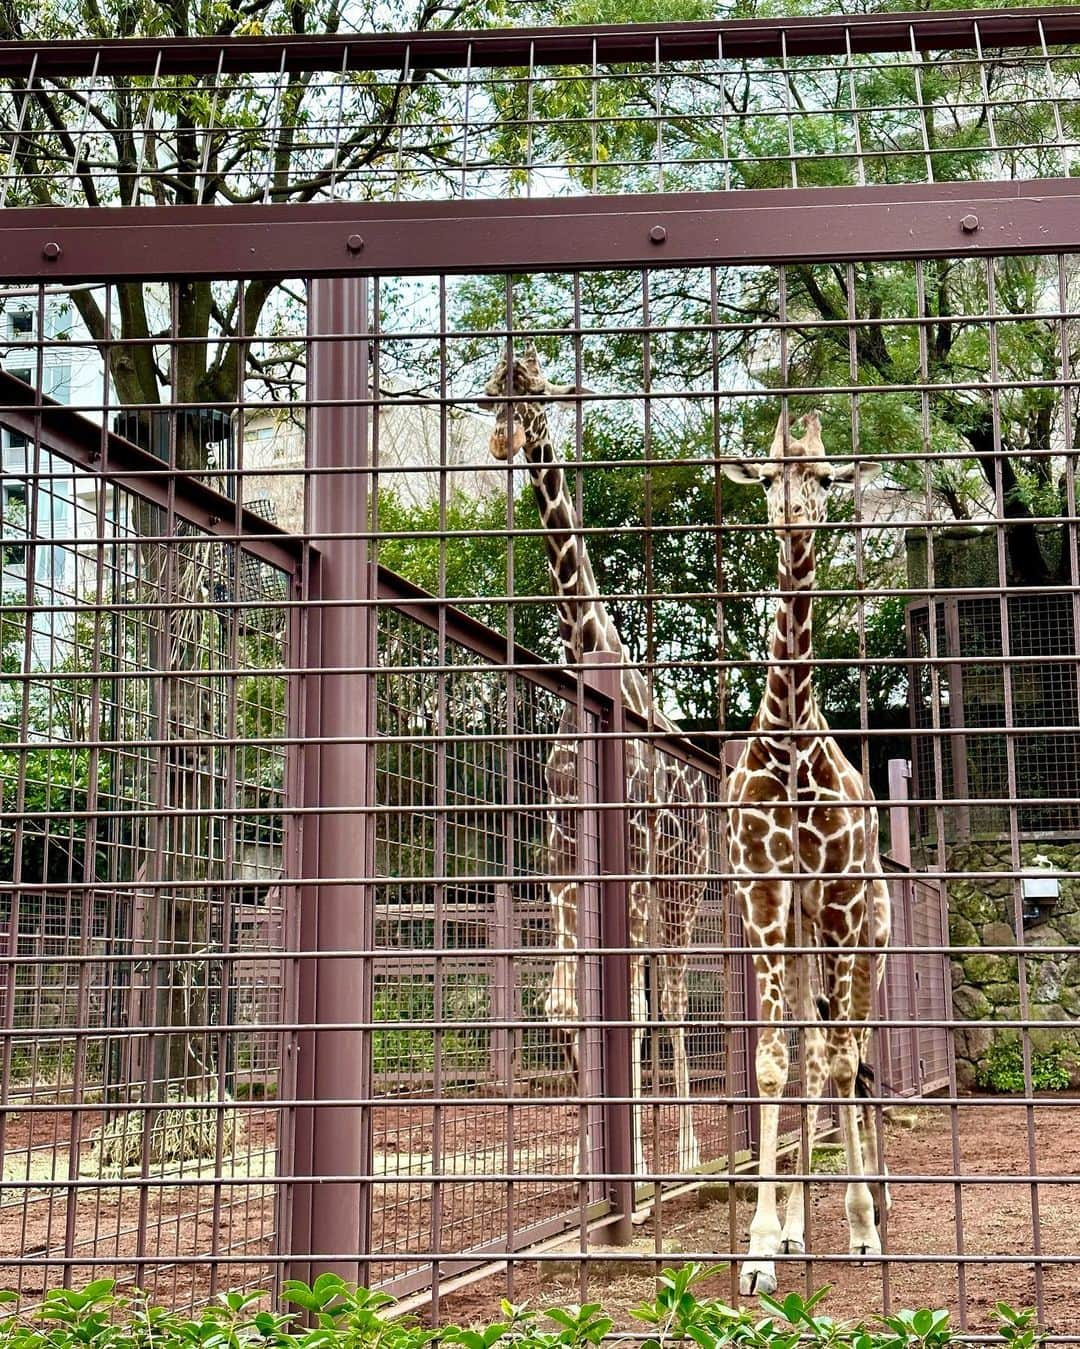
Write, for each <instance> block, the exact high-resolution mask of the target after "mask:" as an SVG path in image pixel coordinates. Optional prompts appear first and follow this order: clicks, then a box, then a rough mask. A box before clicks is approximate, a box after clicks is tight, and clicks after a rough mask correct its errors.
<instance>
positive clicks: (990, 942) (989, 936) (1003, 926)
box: [982, 923, 1017, 946]
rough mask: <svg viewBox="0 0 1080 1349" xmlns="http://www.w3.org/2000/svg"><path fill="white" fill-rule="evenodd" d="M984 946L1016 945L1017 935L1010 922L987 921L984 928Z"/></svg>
mask: <svg viewBox="0 0 1080 1349" xmlns="http://www.w3.org/2000/svg"><path fill="white" fill-rule="evenodd" d="M982 944H983V945H984V946H1015V945H1016V944H1017V943H1016V937H1015V935H1014V933H1013V930H1012V928H1011V927H1010V926H1009V924H1008V923H986V924H984V926H983V930H982Z"/></svg>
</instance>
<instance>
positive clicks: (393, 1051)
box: [372, 976, 490, 1075]
mask: <svg viewBox="0 0 1080 1349" xmlns="http://www.w3.org/2000/svg"><path fill="white" fill-rule="evenodd" d="M488 1015H489V1009H488V991H487V986H486V984H485V983H483V982H482V981H479V980H476V979H470V978H468V976H461V977H457V978H454V977H452V976H447V977H444V979H443V981H442V1001H441V1006H440V1009H439V1016H438V1017H436V1015H435V983H434V980H433V979H424V978H419V977H418V978H415V979H400V980H396V981H395V982H394V984H393V986H392V987H382V988H380V989H379V990H378V992H377V993H376V994H375V998H374V1005H373V1009H372V1020H373V1021H400V1022H412V1021H415V1022H419V1023H420V1024H419V1025H416V1026H392V1027H389V1028H388V1029H386V1030H377V1031H375V1032H374V1033H373V1036H372V1060H373V1064H374V1069H375V1072H377V1073H389V1074H391V1075H392V1074H394V1073H430V1072H431V1071H432V1069H433V1068H434V1065H435V1061H436V1057H437V1058H438V1061H439V1062H440V1063H441V1064H442V1065H443V1068H444V1069H460V1070H464V1071H470V1070H472V1071H481V1070H484V1069H486V1068H487V1066H488V1052H489V1043H490V1040H489V1037H490V1032H489V1031H488V1030H487V1029H486V1028H485V1026H484V1022H485V1021H486V1020H487V1018H488ZM436 1020H440V1021H443V1020H446V1021H472V1022H473V1023H475V1024H476V1029H475V1030H471V1029H470V1030H465V1029H463V1028H452V1029H447V1030H442V1031H440V1032H438V1038H437V1039H436V1032H435V1030H434V1029H429V1028H428V1027H427V1026H425V1025H424V1024H423V1023H424V1022H434V1021H436Z"/></svg>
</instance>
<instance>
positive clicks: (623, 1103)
mask: <svg viewBox="0 0 1080 1349" xmlns="http://www.w3.org/2000/svg"><path fill="white" fill-rule="evenodd" d="M622 659H623V658H622V656H621V655H620V654H619V653H618V652H614V651H588V652H586V653H585V654H584V657H583V660H582V665H583V669H582V679H583V681H584V683H585V684H586V686H587V687H589V688H592V689H595V690H596V691H597V692H598V693H601V694H603V696H604V697H605V698H607V699H609V700H610V710H609V712H608V715H607V720H606V723H603V724H602V725H601V730H603V731H606V732H607V733H608V735H609V736H610V738H609V739H602V740H597V741H595V742H594V743H595V745H596V753H597V766H598V768H599V772H598V773H597V779H598V786H599V793H598V795H599V801H600V805H601V806H605V807H612V806H618V807H621V808H620V809H610V808H608V809H603V810H601V811H600V828H599V830H598V834H599V839H600V945H601V947H602V948H606V947H619V948H622V954H618V955H615V954H605V955H603V956H602V957H601V960H600V1003H601V1014H602V1017H603V1021H604V1036H603V1044H604V1053H603V1065H602V1073H603V1077H602V1081H603V1090H602V1096H603V1121H604V1123H603V1138H604V1169H605V1170H606V1171H609V1172H614V1173H618V1174H619V1175H622V1176H625V1177H627V1179H625V1180H615V1181H612V1182H611V1184H610V1185H609V1187H608V1196H609V1199H610V1201H611V1205H612V1209H613V1211H614V1212H615V1213H617V1214H618V1215H619V1216H618V1219H617V1220H616V1222H615V1223H614V1225H612V1226H610V1227H606V1228H605V1229H604V1233H605V1239H606V1240H607V1241H608V1242H610V1243H611V1244H612V1245H614V1246H628V1245H629V1244H630V1242H631V1241H632V1240H633V1235H634V1233H633V1222H632V1214H633V1210H634V1180H633V1179H632V1172H633V1169H634V1139H633V1129H634V1109H635V1107H634V1106H633V1105H631V1104H630V1103H629V1102H630V1096H631V1092H632V1090H633V1074H632V1071H631V1063H630V1056H631V1053H632V1049H633V1035H632V1033H631V1030H630V1026H629V1025H628V1022H629V1020H630V957H629V955H628V954H626V949H627V948H628V947H629V945H630V885H629V882H628V881H627V879H626V876H627V873H628V870H629V861H630V857H629V849H628V848H627V819H626V744H625V741H624V740H623V739H622V738H621V737H622V733H623V730H624V726H625V723H624V720H623V702H622V678H621V674H620V670H619V666H620V665H621V664H622ZM582 753H583V754H585V753H588V749H587V747H586V746H584V745H583V746H582ZM613 1023H616V1024H613ZM618 1023H621V1024H618ZM583 1038H584V1037H583V1036H579V1040H582V1039H583ZM612 1097H615V1098H616V1099H615V1100H612V1099H611V1098H612Z"/></svg>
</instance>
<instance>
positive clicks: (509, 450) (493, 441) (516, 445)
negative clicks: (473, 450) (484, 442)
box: [488, 422, 525, 461]
mask: <svg viewBox="0 0 1080 1349" xmlns="http://www.w3.org/2000/svg"><path fill="white" fill-rule="evenodd" d="M524 444H525V428H524V427H523V426H522V425H521V423H520V422H515V423H514V429H513V432H512V433H511V436H510V440H509V442H508V441H507V438H506V425H505V423H503V422H498V423H496V426H495V430H494V431H492V433H491V438H490V440H489V441H488V449H489V450H490V451H491V453H492V455H493V456H494V457H495V458H496V459H502V460H504V461H505V460H507V459H512V458H513V457H514V455H515V454H517V452H518V450H520V449H522V448H523V447H524Z"/></svg>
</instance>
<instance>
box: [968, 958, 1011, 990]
mask: <svg viewBox="0 0 1080 1349" xmlns="http://www.w3.org/2000/svg"><path fill="white" fill-rule="evenodd" d="M963 966H964V977H965V978H966V979H967V982H968V983H969V984H1002V983H1005V982H1006V981H1007V980H1010V979H1015V978H1016V959H1015V957H1013V956H995V955H988V956H982V955H974V956H964V959H963Z"/></svg>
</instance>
